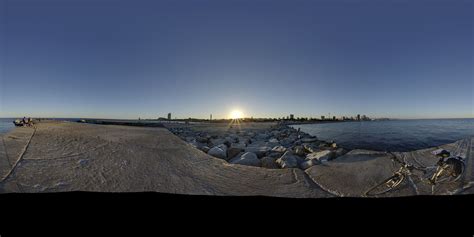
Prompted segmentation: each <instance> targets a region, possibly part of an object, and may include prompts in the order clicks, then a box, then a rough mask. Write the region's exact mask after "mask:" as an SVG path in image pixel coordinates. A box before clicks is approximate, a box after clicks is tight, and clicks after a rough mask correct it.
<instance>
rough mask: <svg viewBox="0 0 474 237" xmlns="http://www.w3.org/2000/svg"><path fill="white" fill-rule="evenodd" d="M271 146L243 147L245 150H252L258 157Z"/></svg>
mask: <svg viewBox="0 0 474 237" xmlns="http://www.w3.org/2000/svg"><path fill="white" fill-rule="evenodd" d="M271 150H272V148H270V147H268V146H255V145H253V144H252V145H251V146H248V147H246V148H245V152H252V153H255V154H256V155H257V156H258V157H260V158H261V157H264V156H265V155H266V154H267V153H268V152H269V151H271Z"/></svg>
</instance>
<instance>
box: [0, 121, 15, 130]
mask: <svg viewBox="0 0 474 237" xmlns="http://www.w3.org/2000/svg"><path fill="white" fill-rule="evenodd" d="M14 120H15V119H13V118H0V134H2V133H6V132H8V131H10V130H11V129H12V128H13V127H15V125H14V124H13V121H14Z"/></svg>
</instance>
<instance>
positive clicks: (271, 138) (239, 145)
mask: <svg viewBox="0 0 474 237" xmlns="http://www.w3.org/2000/svg"><path fill="white" fill-rule="evenodd" d="M168 129H169V130H170V131H171V132H172V133H173V134H175V135H177V136H178V137H180V138H181V139H182V140H184V141H186V142H187V143H189V144H190V145H192V146H193V147H195V148H197V149H199V150H201V151H202V152H204V153H207V154H208V155H211V156H213V157H216V158H219V159H222V160H225V161H227V162H228V163H231V164H240V165H247V166H256V167H262V168H267V169H285V168H299V169H302V170H306V169H308V168H310V167H312V166H314V165H319V164H322V163H325V162H327V161H330V160H333V159H336V158H337V157H339V156H342V155H344V154H346V153H347V152H348V151H347V150H346V149H344V148H342V147H338V146H337V144H336V143H335V142H332V141H331V142H328V141H323V140H319V139H318V138H317V137H316V136H311V135H309V134H307V133H304V132H302V131H299V130H297V129H294V128H292V127H289V126H288V125H286V124H276V125H273V126H271V127H269V128H266V129H261V130H258V131H255V130H245V129H239V128H232V127H229V128H228V129H227V130H226V131H225V132H224V133H213V132H210V131H196V130H194V129H193V128H192V127H186V126H181V127H171V128H168Z"/></svg>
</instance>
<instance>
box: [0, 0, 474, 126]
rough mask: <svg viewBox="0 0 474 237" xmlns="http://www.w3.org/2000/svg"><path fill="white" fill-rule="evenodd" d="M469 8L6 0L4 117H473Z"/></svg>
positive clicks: (0, 85) (1, 83)
mask: <svg viewBox="0 0 474 237" xmlns="http://www.w3.org/2000/svg"><path fill="white" fill-rule="evenodd" d="M224 2H225V3H224ZM473 10H474V3H473V2H472V1H464V0H456V1H442V0H440V1H430V2H429V1H421V0H420V1H396V0H389V1H384V2H383V3H382V2H380V1H369V0H364V1H357V2H349V1H344V0H336V1H331V2H329V1H272V3H271V4H268V2H267V1H258V0H257V1H212V0H203V1H183V2H174V1H147V0H138V1H125V0H117V1H78V0H70V1H67V2H64V1H58V0H44V1H27V0H25V1H1V2H0V12H1V14H0V72H1V73H0V75H1V77H0V117H23V116H31V117H56V118H61V117H62V118H66V117H70V118H111V119H113V118H117V119H136V118H138V117H141V118H157V117H167V114H168V113H172V115H173V118H175V117H177V118H189V117H193V118H200V119H207V118H209V115H210V114H212V115H213V118H215V119H222V118H229V114H230V113H231V111H234V110H239V111H242V113H243V114H244V116H248V117H255V118H268V117H269V118H274V117H286V116H287V115H289V114H294V115H295V117H313V118H319V117H320V116H329V113H330V114H331V117H332V116H337V117H342V116H349V117H350V116H354V115H357V114H365V115H367V116H369V117H374V118H394V119H419V118H427V119H429V118H473V117H474V111H473V108H474V95H473V91H474V85H473V81H474V74H473V68H474V61H473V50H474V49H473V43H472V42H474V30H473V29H474V16H473V13H472V12H473Z"/></svg>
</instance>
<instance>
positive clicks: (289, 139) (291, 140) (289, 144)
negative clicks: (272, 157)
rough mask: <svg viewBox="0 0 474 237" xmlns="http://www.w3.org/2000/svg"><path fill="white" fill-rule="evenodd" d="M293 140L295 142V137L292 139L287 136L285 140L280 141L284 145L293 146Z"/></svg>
mask: <svg viewBox="0 0 474 237" xmlns="http://www.w3.org/2000/svg"><path fill="white" fill-rule="evenodd" d="M293 142H295V139H291V138H285V139H283V140H281V141H280V144H281V145H282V146H284V147H287V148H288V147H291V145H292V144H293Z"/></svg>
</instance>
